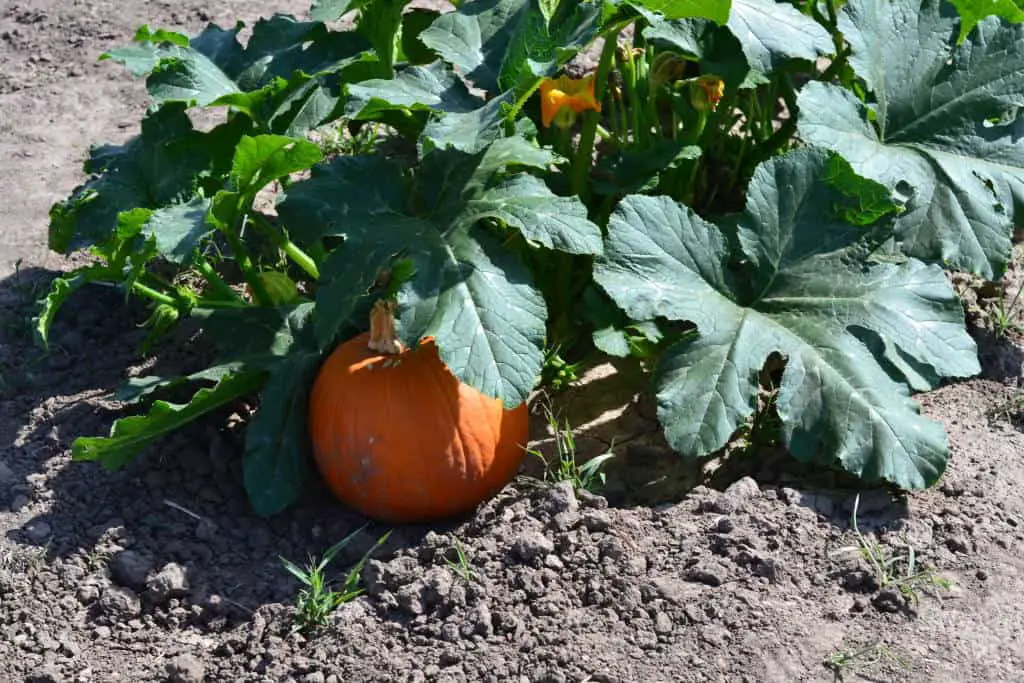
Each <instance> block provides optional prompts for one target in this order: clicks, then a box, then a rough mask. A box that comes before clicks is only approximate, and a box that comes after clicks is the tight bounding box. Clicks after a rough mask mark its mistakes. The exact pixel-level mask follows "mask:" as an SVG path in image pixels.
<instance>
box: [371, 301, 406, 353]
mask: <svg viewBox="0 0 1024 683" xmlns="http://www.w3.org/2000/svg"><path fill="white" fill-rule="evenodd" d="M366 345H367V346H368V347H369V348H370V349H371V350H373V351H377V352H378V353H383V354H387V355H397V354H400V353H402V352H403V351H404V350H405V347H404V346H403V345H402V342H401V341H399V340H398V333H397V331H396V330H395V305H394V303H393V302H391V301H386V300H384V299H379V300H378V301H377V302H376V303H374V304H373V309H372V310H371V311H370V340H369V341H368V342H367V343H366Z"/></svg>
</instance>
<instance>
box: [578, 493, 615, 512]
mask: <svg viewBox="0 0 1024 683" xmlns="http://www.w3.org/2000/svg"><path fill="white" fill-rule="evenodd" d="M576 499H577V500H578V501H579V503H580V505H582V506H583V507H588V508H594V509H595V510H605V509H607V508H608V499H607V498H605V497H604V496H599V495H597V494H596V493H593V492H592V491H588V490H586V489H580V490H579V491H576Z"/></svg>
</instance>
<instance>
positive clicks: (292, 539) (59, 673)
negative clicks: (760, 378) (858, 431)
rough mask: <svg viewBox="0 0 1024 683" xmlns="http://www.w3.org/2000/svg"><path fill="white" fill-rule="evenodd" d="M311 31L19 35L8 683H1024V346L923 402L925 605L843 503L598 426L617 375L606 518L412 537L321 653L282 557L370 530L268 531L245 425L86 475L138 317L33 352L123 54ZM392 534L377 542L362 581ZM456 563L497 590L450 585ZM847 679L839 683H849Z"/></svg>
mask: <svg viewBox="0 0 1024 683" xmlns="http://www.w3.org/2000/svg"><path fill="white" fill-rule="evenodd" d="M305 10H306V3H305V2H286V1H282V2H280V3H270V2H265V1H263V0H256V1H252V0H249V1H247V2H241V1H230V2H217V3H206V2H204V3H199V2H196V0H179V1H177V2H141V1H139V0H136V1H129V2H123V3H114V2H104V1H92V0H90V1H88V2H86V1H85V0H75V1H73V2H72V1H68V2H58V1H57V0H25V1H18V2H7V3H4V4H3V7H0V178H2V180H3V188H4V192H3V195H2V196H3V199H2V203H0V205H2V207H3V210H4V221H3V222H2V223H0V680H3V681H22V680H36V681H112V680H125V681H150V680H180V681H199V680H209V681H265V680H270V681H277V680H296V681H311V682H312V681H346V682H352V683H357V682H361V681H530V682H533V681H537V682H540V681H551V682H555V681H643V682H648V681H780V682H789V681H831V680H834V679H835V680H838V679H840V678H841V679H842V680H851V681H852V680H871V681H922V682H923V681H935V682H954V681H1016V680H1020V677H1021V673H1020V672H1021V671H1024V609H1022V607H1024V598H1022V597H1021V596H1022V595H1024V560H1022V559H1021V557H1022V556H1024V497H1022V496H1021V488H1022V484H1024V455H1022V454H1024V433H1022V427H1021V424H1022V423H1021V421H1020V418H1021V408H1020V406H1019V405H1016V404H1015V400H1016V399H1017V398H1018V397H1019V390H1018V389H1017V388H1016V383H1017V381H1018V380H1019V376H1020V374H1021V365H1020V347H1018V346H1014V345H1013V344H1011V343H1010V342H1009V341H1005V340H1004V341H1002V342H999V343H992V341H991V340H990V339H987V338H986V339H987V341H986V344H985V346H984V349H985V359H986V361H988V362H987V363H986V366H987V368H988V372H987V378H984V379H981V378H979V379H976V380H972V381H969V382H963V383H958V384H955V385H951V386H947V387H944V388H942V389H940V390H938V391H936V392H933V393H931V394H928V395H925V396H922V397H920V398H921V402H922V404H923V406H924V409H925V411H926V413H927V414H928V415H929V416H931V417H933V418H935V419H938V420H941V421H942V422H943V423H944V424H945V425H946V427H947V429H948V431H949V434H950V441H951V445H952V460H951V464H950V468H949V470H948V472H947V474H946V475H945V477H944V478H943V480H942V481H941V482H940V484H939V485H938V486H936V487H935V488H933V489H931V490H929V491H925V492H920V493H915V494H911V495H895V496H893V495H890V494H889V493H887V492H885V491H880V490H874V491H866V492H862V494H861V500H860V510H859V512H860V515H859V521H860V528H861V530H862V531H864V532H865V533H866V534H867V536H868V538H870V539H872V540H877V541H879V542H880V543H881V544H882V545H883V546H884V547H885V548H886V549H887V550H888V551H889V552H892V553H905V551H906V548H907V546H908V544H909V546H912V547H913V548H914V550H915V553H916V558H917V562H918V564H919V566H924V567H927V568H930V569H933V570H934V574H933V575H929V576H927V577H925V578H926V579H929V580H926V581H922V582H921V584H920V585H919V586H918V587H917V589H916V591H915V593H914V596H916V598H917V601H915V600H913V599H910V600H908V599H907V598H906V597H905V596H903V595H902V594H900V593H899V592H898V591H893V590H886V589H882V588H881V587H880V586H878V585H877V583H878V582H877V581H876V579H875V578H874V575H873V573H872V572H871V571H870V567H869V565H868V564H867V563H866V562H865V561H864V560H863V559H859V558H858V557H857V556H856V555H849V554H842V553H839V552H837V551H840V550H841V549H842V548H843V547H845V546H849V545H851V544H853V543H855V539H854V535H853V534H852V532H851V530H850V528H849V523H848V520H849V516H850V509H851V505H852V501H853V496H854V493H855V492H854V491H853V490H852V489H850V488H849V487H848V486H847V485H846V484H845V483H844V482H843V481H840V480H837V479H835V478H832V477H830V476H827V475H821V474H808V473H798V472H797V471H796V468H794V467H791V466H789V465H787V461H786V460H785V459H779V458H776V457H772V456H771V454H761V455H763V456H764V457H762V458H759V459H757V460H752V459H749V460H746V461H740V462H738V463H732V464H730V466H729V467H726V468H723V469H721V470H719V471H718V472H715V473H710V474H707V478H706V480H705V483H707V484H709V486H698V487H696V488H693V485H694V483H695V477H696V475H697V474H699V473H698V472H697V471H696V470H695V469H694V468H693V467H692V466H687V467H680V465H679V464H678V461H677V460H676V459H675V458H673V457H672V456H669V455H668V454H666V453H665V451H664V449H663V448H662V447H661V445H660V444H659V443H658V439H657V438H656V437H651V436H650V434H649V432H650V420H649V414H650V407H649V406H648V405H646V404H645V402H644V401H638V402H635V403H630V402H628V401H627V405H626V408H625V410H624V411H619V412H613V413H612V414H611V416H612V418H613V419H609V417H608V416H609V413H607V412H606V409H607V408H609V407H611V408H616V405H614V404H615V401H613V402H612V403H613V405H611V406H607V405H604V406H602V405H599V404H600V400H598V401H597V402H596V403H595V401H594V397H595V396H598V397H600V398H602V399H603V398H604V397H607V396H613V397H620V399H621V398H626V399H628V397H629V396H630V395H631V388H630V385H629V383H628V377H626V378H625V381H626V383H625V384H621V385H620V384H618V381H619V380H622V379H623V376H622V375H609V374H608V373H604V374H600V371H601V370H602V369H598V370H596V371H595V372H597V373H599V377H600V379H598V380H597V381H596V382H595V383H594V384H592V385H590V386H595V385H599V386H601V387H603V388H602V389H601V391H593V390H590V391H587V390H584V391H582V392H580V393H579V394H578V396H579V397H578V398H576V400H575V401H573V402H571V404H570V407H571V408H572V409H573V414H574V415H575V416H576V418H577V419H576V422H577V423H581V424H585V423H588V422H589V423H590V424H589V426H588V428H587V429H584V430H583V433H582V434H581V435H580V443H581V447H582V448H583V449H584V450H589V451H591V452H593V451H595V450H599V449H601V448H603V446H604V444H605V443H607V442H608V441H609V440H610V439H611V437H615V442H616V444H619V445H618V447H617V448H616V451H617V453H618V456H619V457H618V458H617V459H616V461H613V462H617V464H616V465H615V466H614V467H613V468H612V471H611V473H610V476H611V480H610V482H609V487H608V488H607V490H606V491H605V494H606V495H605V496H604V497H600V496H593V495H585V494H580V495H579V496H577V495H575V494H573V493H572V491H571V489H568V488H566V487H564V486H557V487H551V486H548V485H542V484H540V483H539V482H537V481H536V480H535V479H533V478H531V477H529V476H525V474H524V476H522V477H520V478H519V479H517V480H516V482H515V483H514V484H513V485H511V486H509V487H508V488H507V489H506V490H505V491H504V492H502V494H501V495H499V496H498V497H497V498H495V499H494V500H492V501H490V502H489V503H487V504H485V505H484V506H482V508H481V509H480V510H478V511H477V513H476V514H475V515H473V516H472V517H471V518H469V519H467V520H462V521H461V522H458V523H452V524H448V525H444V526H436V527H432V528H419V527H406V528H400V529H397V530H396V531H395V533H394V534H393V535H392V536H391V538H390V539H389V541H388V543H387V544H386V546H385V547H384V548H382V549H381V550H380V551H378V552H377V553H376V554H375V556H374V557H376V558H377V559H375V560H373V561H371V562H370V564H369V565H368V567H367V569H366V572H365V587H366V589H367V593H366V595H365V596H363V597H360V598H358V599H356V600H355V601H353V602H351V603H349V604H347V605H345V606H343V607H342V608H340V609H339V610H338V611H337V612H336V613H335V615H334V618H333V619H332V621H331V623H330V625H329V626H328V627H327V628H326V629H325V630H324V631H323V632H321V633H320V634H319V635H317V636H316V637H311V638H309V639H306V638H304V637H302V636H298V635H292V634H290V632H289V627H290V624H291V618H292V614H293V611H292V607H291V605H292V604H293V603H294V598H295V594H296V588H297V584H296V582H295V580H294V579H293V578H292V577H291V576H290V575H288V574H287V573H286V572H285V571H284V570H283V569H282V566H281V562H280V559H279V556H284V557H287V558H290V559H293V560H296V561H300V562H301V561H302V560H303V559H304V558H305V557H306V556H307V555H308V554H318V553H320V552H322V551H323V550H324V549H325V548H326V547H327V546H328V545H330V544H331V543H333V542H334V541H336V540H338V539H339V538H341V537H343V536H345V535H346V534H348V533H350V532H351V531H353V530H355V529H357V528H358V527H359V526H361V525H362V524H363V523H364V522H365V520H363V519H361V518H359V517H358V516H356V515H353V514H351V513H349V512H347V511H345V510H344V509H342V508H341V507H340V506H339V505H337V504H335V503H333V502H332V500H331V499H330V497H329V496H328V495H326V493H324V491H322V490H319V489H316V490H314V491H312V492H311V494H310V496H308V498H307V499H306V500H304V501H303V502H302V504H301V505H299V506H297V507H296V508H294V509H292V510H289V511H288V512H287V513H285V514H282V515H280V516H278V517H276V518H274V519H271V520H263V519H259V518H257V517H255V516H253V515H252V514H251V513H250V511H249V510H248V508H247V505H246V502H245V498H244V495H243V493H242V491H241V489H240V481H241V479H240V476H239V467H240V464H239V443H240V434H239V426H238V424H237V423H238V421H237V420H235V421H232V420H230V419H227V420H225V419H224V418H229V417H230V416H229V415H227V414H223V415H219V416H217V419H215V420H211V421H209V422H207V423H205V424H203V425H198V426H196V427H195V428H193V429H190V430H188V431H187V432H185V433H182V434H179V435H176V436H174V437H171V438H169V439H167V440H165V441H164V442H161V443H160V444H158V445H157V446H156V447H154V448H153V449H151V451H150V452H149V453H147V454H146V456H145V457H143V458H140V459H139V460H138V461H137V462H135V463H134V464H133V465H131V466H130V467H128V468H127V469H126V470H124V471H122V472H118V473H113V474H111V473H107V472H104V471H103V470H101V469H100V468H98V467H94V466H92V465H87V464H80V463H74V464H72V463H71V462H70V457H69V447H70V444H71V442H72V440H73V439H74V438H75V437H77V436H80V435H93V434H103V433H105V432H106V430H108V429H109V425H110V423H111V421H112V420H113V419H114V418H115V417H117V415H118V412H117V411H116V409H115V408H114V407H112V405H111V404H110V403H108V402H107V401H106V400H105V398H104V397H105V396H106V395H107V394H108V393H109V392H110V391H111V390H112V389H113V388H114V387H115V386H117V385H118V384H119V383H120V382H121V381H122V380H123V379H124V368H125V367H126V366H128V365H131V364H132V363H135V365H136V367H138V365H140V364H141V363H142V361H139V360H137V359H135V357H134V355H133V354H134V353H135V350H136V349H137V348H138V343H139V341H140V338H141V333H140V331H139V330H138V329H137V327H136V324H137V323H138V322H139V320H140V311H139V310H137V309H135V308H133V307H127V308H126V307H124V306H123V302H122V300H121V299H120V297H119V296H117V294H116V293H114V292H109V291H105V290H99V289H94V290H87V291H83V292H82V293H81V294H80V295H79V296H77V297H76V298H75V299H74V300H73V302H72V304H71V305H69V307H68V308H67V309H66V310H65V311H64V313H63V314H62V316H61V317H60V318H59V320H58V323H57V325H56V326H55V328H54V338H55V340H56V344H55V348H54V350H53V351H52V352H51V353H49V354H45V355H44V354H42V353H41V352H40V351H39V350H37V349H35V348H34V347H33V345H32V343H31V334H30V329H29V328H30V323H29V322H28V319H29V316H30V314H31V310H30V305H31V302H32V301H33V300H34V299H35V298H37V297H38V296H39V294H40V292H41V291H42V290H41V288H42V287H45V284H46V282H47V281H48V280H49V279H50V278H52V276H53V275H54V273H55V271H60V270H66V269H68V268H69V267H71V265H72V263H71V261H70V260H67V259H63V258H60V257H58V256H55V255H53V254H50V253H48V251H47V249H46V239H45V234H46V222H47V210H48V208H49V206H50V204H51V203H52V202H53V201H55V200H57V199H60V198H62V197H64V196H65V195H66V194H67V193H68V192H69V191H70V190H71V189H72V187H73V186H74V185H75V184H77V183H78V182H80V181H81V173H80V167H81V162H82V160H83V158H84V156H85V154H86V151H87V148H88V145H89V144H90V143H92V142H99V141H111V142H120V141H122V140H124V139H125V138H127V137H129V136H131V135H132V134H134V133H135V132H136V130H137V122H138V119H139V116H140V115H141V112H142V109H143V107H144V106H145V93H144V90H143V88H142V86H141V84H140V83H138V82H133V81H132V80H131V79H130V78H129V77H128V76H127V75H126V74H125V73H124V72H123V71H122V70H121V69H120V68H119V67H117V66H116V65H113V64H111V63H109V62H103V63H97V62H96V58H97V56H98V55H99V54H100V53H101V52H102V51H103V50H105V49H109V48H111V47H114V46H116V45H119V44H122V43H124V42H126V41H127V40H129V39H130V37H131V35H132V34H133V33H134V31H135V29H136V28H137V27H138V26H139V25H140V24H143V23H149V24H150V25H153V26H163V27H173V28H178V29H181V30H187V31H195V30H198V29H199V28H201V27H202V25H203V24H204V23H205V22H206V21H215V22H217V23H220V24H221V25H230V24H231V23H232V22H233V21H234V19H235V18H241V19H243V20H245V21H247V22H251V21H252V20H254V19H256V18H257V17H259V16H261V15H268V14H270V13H272V12H275V11H284V12H291V13H293V14H296V15H298V16H303V15H304V13H305ZM16 264H17V265H16ZM196 354H197V351H196V350H194V349H190V348H188V347H187V346H184V345H182V346H179V347H177V348H172V347H165V348H164V349H163V350H162V351H161V352H160V354H159V357H158V358H157V359H156V360H155V361H153V360H149V361H147V362H150V363H152V362H156V363H158V364H159V365H161V366H164V367H167V368H171V369H178V370H182V369H187V368H189V367H190V366H192V365H194V364H195V363H196V362H197V361H196V358H195V356H196ZM609 387H613V388H614V390H612V389H609ZM621 403H622V400H619V404H621ZM619 407H621V405H620V406H619ZM228 412H230V411H228ZM601 416H604V418H603V419H602V417H601ZM225 424H228V425H234V426H227V427H225V426H224V425H225ZM540 436H543V434H542V432H541V430H539V429H538V437H540ZM527 473H534V474H535V473H536V470H535V468H533V469H531V468H530V467H528V468H527ZM385 531H386V529H385V528H384V527H381V526H379V525H373V524H371V525H370V526H368V527H367V528H366V530H365V531H363V532H362V533H361V534H360V535H359V536H358V537H357V539H356V541H355V543H354V544H353V545H352V547H351V548H350V549H349V550H347V551H345V552H343V553H342V555H341V556H340V557H339V558H338V559H337V561H336V563H337V566H338V568H339V569H341V568H343V567H345V566H347V565H348V564H351V563H352V562H354V561H355V560H357V559H358V557H359V556H360V555H361V554H362V553H363V552H364V551H365V550H367V549H368V548H369V547H370V546H371V545H372V543H373V542H374V540H375V539H376V538H378V537H379V536H380V535H381V534H382V533H384V532H385ZM456 538H457V539H458V540H459V542H460V544H461V546H462V547H463V548H464V549H465V553H466V557H467V560H468V564H469V569H471V570H472V574H466V575H461V574H460V572H458V571H455V570H454V569H453V568H452V567H451V565H450V564H449V560H454V559H456V558H455V555H454V550H453V547H454V544H455V539H456ZM931 579H941V580H946V581H948V582H949V587H948V588H942V587H938V586H936V584H935V582H934V581H932V580H931ZM914 596H912V597H914ZM843 656H846V657H847V658H848V663H846V664H845V665H844V666H842V667H840V671H841V673H840V674H836V673H835V672H834V671H833V670H832V669H830V668H828V667H827V666H825V660H826V659H830V660H831V661H833V662H835V663H837V664H838V663H839V662H840V661H841V660H842V658H843Z"/></svg>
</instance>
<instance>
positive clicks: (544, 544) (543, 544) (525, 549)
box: [512, 531, 555, 562]
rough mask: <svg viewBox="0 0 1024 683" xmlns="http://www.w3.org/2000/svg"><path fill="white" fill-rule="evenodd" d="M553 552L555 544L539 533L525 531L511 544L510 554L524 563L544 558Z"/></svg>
mask: <svg viewBox="0 0 1024 683" xmlns="http://www.w3.org/2000/svg"><path fill="white" fill-rule="evenodd" d="M554 550H555V544H554V543H552V541H551V539H550V538H548V537H547V536H545V535H544V534H542V533H540V532H539V531H527V532H526V533H524V534H522V535H521V536H519V538H517V539H516V540H515V541H514V542H513V543H512V552H513V553H514V554H515V555H517V556H518V557H519V558H520V559H521V560H523V561H524V562H532V561H533V560H534V559H536V558H540V557H545V556H547V555H550V554H551V553H552V552H554Z"/></svg>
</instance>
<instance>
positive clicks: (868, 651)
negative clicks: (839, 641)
mask: <svg viewBox="0 0 1024 683" xmlns="http://www.w3.org/2000/svg"><path fill="white" fill-rule="evenodd" d="M883 659H888V660H890V661H893V662H895V663H896V664H898V665H899V666H900V667H901V668H904V669H906V668H907V663H906V662H905V661H903V660H902V659H900V658H899V657H898V656H897V655H896V653H895V652H893V651H892V650H891V649H889V648H888V647H887V646H885V645H883V644H881V643H873V644H871V645H867V646H865V647H861V648H856V649H846V650H836V651H835V652H830V653H829V654H828V655H827V656H826V657H825V660H824V661H823V662H822V664H824V665H825V668H826V669H828V670H829V671H831V672H832V680H833V681H834V683H841V682H842V681H843V680H845V679H844V678H843V675H844V674H846V673H849V672H850V671H851V670H852V669H853V668H854V667H855V666H862V667H863V666H871V665H872V664H876V663H878V662H879V661H881V660H883Z"/></svg>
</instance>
